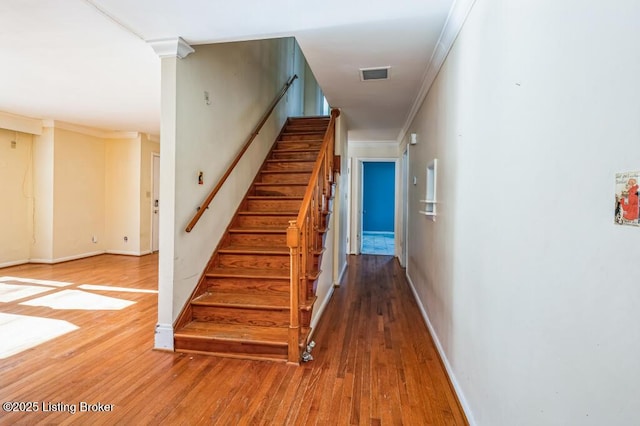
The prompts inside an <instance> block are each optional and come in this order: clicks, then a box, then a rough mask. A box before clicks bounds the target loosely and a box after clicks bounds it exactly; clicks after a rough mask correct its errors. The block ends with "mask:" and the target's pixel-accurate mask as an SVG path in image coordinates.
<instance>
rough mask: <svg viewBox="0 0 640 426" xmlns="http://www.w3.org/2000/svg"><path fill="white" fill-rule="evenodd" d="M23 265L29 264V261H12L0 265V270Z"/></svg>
mask: <svg viewBox="0 0 640 426" xmlns="http://www.w3.org/2000/svg"><path fill="white" fill-rule="evenodd" d="M25 263H29V259H24V260H12V261H11V262H4V263H0V268H8V267H9V266H16V265H24V264H25Z"/></svg>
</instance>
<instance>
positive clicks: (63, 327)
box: [0, 312, 79, 359]
mask: <svg viewBox="0 0 640 426" xmlns="http://www.w3.org/2000/svg"><path fill="white" fill-rule="evenodd" d="M78 328H79V327H77V326H75V325H73V324H71V323H70V322H67V321H62V320H56V319H49V318H39V317H29V316H25V315H13V314H5V313H1V312H0V341H1V342H2V345H0V359H4V358H7V357H10V356H11V355H15V354H17V353H19V352H22V351H24V350H27V349H29V348H32V347H34V346H37V345H40V344H42V343H44V342H46V341H48V340H51V339H54V338H56V337H58V336H62V335H63V334H66V333H69V332H71V331H74V330H77V329H78Z"/></svg>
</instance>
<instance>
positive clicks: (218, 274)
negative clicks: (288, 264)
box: [205, 266, 289, 280]
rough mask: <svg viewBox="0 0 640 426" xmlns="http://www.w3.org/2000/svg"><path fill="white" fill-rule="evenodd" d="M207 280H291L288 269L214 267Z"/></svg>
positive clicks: (208, 273)
mask: <svg viewBox="0 0 640 426" xmlns="http://www.w3.org/2000/svg"><path fill="white" fill-rule="evenodd" d="M205 275H206V276H207V278H229V277H234V278H265V279H269V278H271V279H285V280H288V279H289V270H288V269H270V268H224V267H219V266H216V267H212V268H209V270H208V271H207V273H206V274H205Z"/></svg>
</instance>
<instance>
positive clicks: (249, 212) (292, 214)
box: [238, 210, 298, 217]
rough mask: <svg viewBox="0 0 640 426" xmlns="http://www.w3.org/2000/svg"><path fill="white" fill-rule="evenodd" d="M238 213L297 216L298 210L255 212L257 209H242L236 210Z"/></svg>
mask: <svg viewBox="0 0 640 426" xmlns="http://www.w3.org/2000/svg"><path fill="white" fill-rule="evenodd" d="M238 214H241V215H245V216H291V217H298V212H294V211H290V212H272V211H264V212H257V211H249V210H243V211H241V212H238Z"/></svg>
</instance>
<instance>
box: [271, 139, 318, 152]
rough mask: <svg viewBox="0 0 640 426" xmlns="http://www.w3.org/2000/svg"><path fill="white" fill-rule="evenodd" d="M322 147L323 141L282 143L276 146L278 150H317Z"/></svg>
mask: <svg viewBox="0 0 640 426" xmlns="http://www.w3.org/2000/svg"><path fill="white" fill-rule="evenodd" d="M321 146H322V141H321V140H306V141H280V142H278V144H277V145H276V149H317V150H320V147H321Z"/></svg>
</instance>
